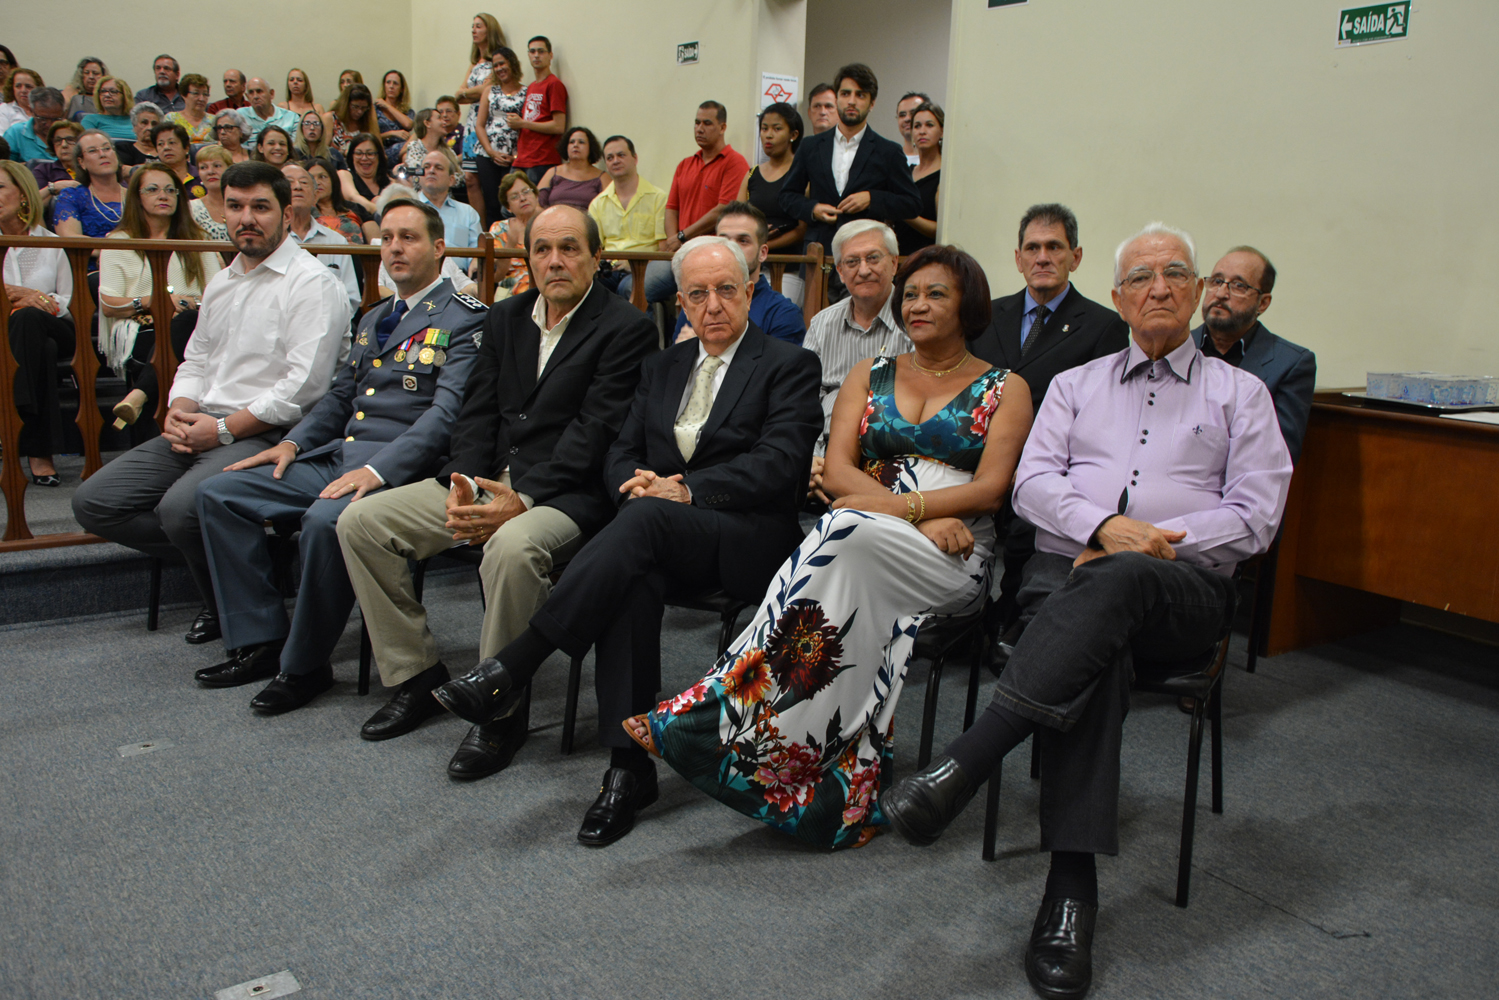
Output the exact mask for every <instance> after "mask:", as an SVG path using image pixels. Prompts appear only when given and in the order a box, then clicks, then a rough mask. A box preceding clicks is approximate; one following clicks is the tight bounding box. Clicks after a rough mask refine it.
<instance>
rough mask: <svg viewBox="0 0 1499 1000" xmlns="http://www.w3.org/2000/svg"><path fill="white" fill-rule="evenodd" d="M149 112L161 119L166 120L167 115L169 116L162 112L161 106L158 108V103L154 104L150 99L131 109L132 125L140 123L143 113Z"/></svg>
mask: <svg viewBox="0 0 1499 1000" xmlns="http://www.w3.org/2000/svg"><path fill="white" fill-rule="evenodd" d="M147 114H151V115H155V116H156V117H157V118H158V119H161V120H165V119H166V117H167V116H166V115H164V114H162V111H161V109H160V108H158V107H157V106H156V105H154V104H152V103H151V102H150V101H141V102H140V103H139V104H137V105H136V106H135V107H133V108H131V109H130V124H131V125H137V124H139V123H140V120H141V115H147Z"/></svg>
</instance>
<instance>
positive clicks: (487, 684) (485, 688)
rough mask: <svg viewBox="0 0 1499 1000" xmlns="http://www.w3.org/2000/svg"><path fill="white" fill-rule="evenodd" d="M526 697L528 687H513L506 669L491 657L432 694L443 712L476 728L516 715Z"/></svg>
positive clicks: (514, 684)
mask: <svg viewBox="0 0 1499 1000" xmlns="http://www.w3.org/2000/svg"><path fill="white" fill-rule="evenodd" d="M525 695H526V689H525V686H524V685H517V684H516V683H514V681H513V680H512V679H511V677H510V673H509V671H507V670H506V669H505V665H504V664H503V663H501V662H500V661H499V660H497V659H495V658H494V657H492V656H491V657H488V658H486V659H483V660H480V661H479V665H478V666H477V667H475V668H474V669H473V670H470V671H469V672H468V673H466V674H464V675H463V676H462V677H459V678H458V679H457V680H452V681H448V682H447V683H446V684H444V685H442V686H441V687H439V688H437V689H436V690H434V691H433V692H432V696H433V697H434V698H436V699H437V700H438V701H440V702H442V707H443V708H446V709H447V710H448V711H449V712H452V713H453V714H454V715H456V716H458V718H460V719H465V720H467V721H469V722H472V723H473V724H474V725H476V726H482V725H484V724H485V723H489V722H493V721H495V720H496V719H503V718H506V717H508V716H510V715H512V714H514V712H515V710H516V709H517V708H519V707H520V703H521V699H522V698H524V697H525Z"/></svg>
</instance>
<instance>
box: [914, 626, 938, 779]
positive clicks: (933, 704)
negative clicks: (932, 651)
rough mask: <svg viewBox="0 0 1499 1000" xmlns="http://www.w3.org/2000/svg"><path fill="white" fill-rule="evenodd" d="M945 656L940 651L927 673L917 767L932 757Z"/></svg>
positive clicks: (922, 765) (923, 765)
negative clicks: (933, 734) (938, 697)
mask: <svg viewBox="0 0 1499 1000" xmlns="http://www.w3.org/2000/svg"><path fill="white" fill-rule="evenodd" d="M944 659H945V657H944V656H943V655H942V654H941V653H938V654H937V655H936V656H935V657H933V658H932V666H931V669H930V671H929V672H928V673H927V675H926V704H925V705H924V706H922V709H921V746H920V748H919V750H918V752H917V754H916V766H917V768H924V767H926V766H927V764H928V763H930V762H931V759H932V732H933V730H935V729H936V728H937V692H938V689H940V688H941V687H942V663H943V660H944Z"/></svg>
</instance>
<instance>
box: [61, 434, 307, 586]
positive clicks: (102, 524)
mask: <svg viewBox="0 0 1499 1000" xmlns="http://www.w3.org/2000/svg"><path fill="white" fill-rule="evenodd" d="M283 433H285V432H284V431H283V430H282V429H281V428H276V429H274V430H269V431H266V432H265V433H264V434H257V435H255V436H254V437H247V438H241V439H240V440H238V441H236V442H234V443H233V444H230V445H220V446H219V447H217V448H212V449H210V450H208V451H205V452H201V453H200V454H196V455H182V454H178V453H177V452H175V451H173V450H172V446H171V444H170V443H168V441H167V439H166V438H163V437H154V438H152V439H151V440H149V441H147V442H145V443H144V444H140V445H137V446H136V447H134V448H132V449H130V450H129V451H127V452H126V453H125V454H123V455H121V456H120V457H118V458H116V459H115V460H114V461H112V462H110V463H109V464H108V465H106V466H104V468H102V469H100V470H99V471H98V472H96V473H94V474H93V475H92V476H90V477H89V478H88V479H86V480H84V482H83V484H82V485H80V486H79V487H78V491H77V492H76V493H74V494H73V516H74V517H75V518H77V520H78V523H79V524H80V525H81V526H82V527H83V530H85V531H92V532H93V533H94V534H96V535H98V536H100V537H101V538H107V539H109V540H110V541H111V542H119V543H120V544H121V545H128V546H129V547H130V548H132V549H136V550H138V551H140V552H144V553H146V555H148V556H156V557H157V558H159V559H173V560H175V559H176V558H178V557H179V556H180V557H181V558H182V559H185V560H186V561H187V568H188V572H190V573H192V576H193V582H194V583H196V584H197V585H198V593H199V594H200V595H201V596H202V598H203V606H204V607H205V608H207V609H208V610H210V611H216V610H217V608H218V605H217V603H216V602H215V601H214V597H213V579H212V576H211V574H210V573H209V571H208V557H207V556H206V555H205V554H204V551H203V533H202V531H201V529H200V526H199V522H198V499H197V492H198V485H199V484H200V483H202V482H203V480H205V479H207V478H208V477H209V476H215V475H218V474H219V473H220V472H223V471H224V466H226V465H232V464H233V463H235V462H238V461H239V460H240V459H242V458H249V457H250V456H251V455H254V454H255V453H257V452H260V451H264V450H265V449H266V448H269V447H270V446H271V445H273V444H275V443H276V442H277V441H280V440H281V436H282V434H283Z"/></svg>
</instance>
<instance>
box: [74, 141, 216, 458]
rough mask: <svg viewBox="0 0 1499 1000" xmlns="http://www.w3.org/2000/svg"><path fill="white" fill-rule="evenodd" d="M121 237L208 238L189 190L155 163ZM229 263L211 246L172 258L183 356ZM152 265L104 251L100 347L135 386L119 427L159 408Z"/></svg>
mask: <svg viewBox="0 0 1499 1000" xmlns="http://www.w3.org/2000/svg"><path fill="white" fill-rule="evenodd" d="M109 235H110V236H111V237H113V238H115V239H133V240H202V239H205V238H206V237H205V235H204V233H203V230H202V229H200V228H199V227H198V224H197V223H196V222H194V221H193V215H192V209H191V208H189V206H188V198H187V195H186V194H185V193H184V192H183V190H182V185H181V184H180V183H179V182H178V180H177V178H176V177H174V176H173V175H172V171H171V170H170V169H169V168H168V167H166V166H164V165H163V164H160V163H147V164H144V165H142V166H141V168H140V169H139V170H137V171H136V172H135V174H134V175H133V176H132V177H131V178H130V187H129V189H128V190H127V191H126V192H125V207H124V210H123V211H122V212H121V214H120V225H119V227H118V228H117V229H116V230H115V231H114V232H112V233H110V234H109ZM223 268H224V262H223V261H222V260H221V259H220V258H219V255H218V254H216V253H213V252H211V251H204V252H201V253H181V254H178V253H174V254H172V256H171V257H170V258H169V260H168V263H167V287H168V289H170V292H169V294H170V295H171V297H172V311H173V313H174V316H173V318H172V331H171V332H172V350H173V352H174V353H175V354H176V355H177V359H178V360H179V361H180V360H182V355H183V352H184V351H185V350H186V349H187V341H188V339H189V338H190V337H191V336H192V332H193V327H194V326H196V325H197V322H198V303H199V302H200V301H201V300H202V298H203V289H204V288H205V287H206V286H207V285H208V281H209V279H210V278H212V277H213V276H214V275H215V274H218V273H219V271H221V270H223ZM151 305H152V303H151V266H150V265H149V264H148V263H147V262H146V256H145V254H143V253H140V252H139V251H136V250H103V251H101V252H100V254H99V317H100V318H99V347H100V349H101V350H102V351H103V352H104V357H105V363H106V364H108V365H109V367H110V368H113V369H114V370H115V371H116V372H118V373H119V374H120V376H121V377H122V378H124V379H126V380H127V381H128V382H129V383H130V385H131V389H130V392H129V393H128V394H127V395H126V396H125V398H124V399H123V400H121V401H120V402H119V404H118V405H116V406H115V408H114V413H115V417H116V418H118V419H116V421H115V426H116V427H120V428H123V427H126V426H128V425H130V424H133V423H135V422H136V420H137V419H139V418H140V415H141V413H142V412H143V411H147V410H154V409H155V405H154V404H155V397H156V387H157V383H156V369H155V368H153V367H152V365H151V358H152V356H153V355H154V353H155V348H156V334H155V327H154V325H153V323H154V319H153V315H152V312H151Z"/></svg>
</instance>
